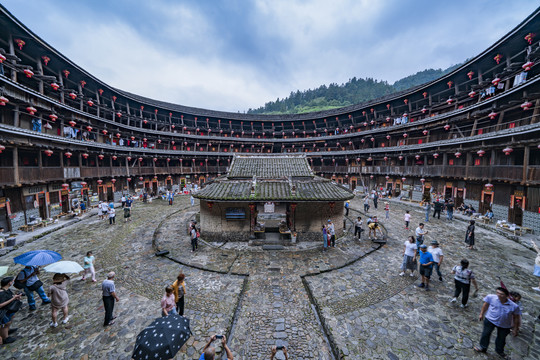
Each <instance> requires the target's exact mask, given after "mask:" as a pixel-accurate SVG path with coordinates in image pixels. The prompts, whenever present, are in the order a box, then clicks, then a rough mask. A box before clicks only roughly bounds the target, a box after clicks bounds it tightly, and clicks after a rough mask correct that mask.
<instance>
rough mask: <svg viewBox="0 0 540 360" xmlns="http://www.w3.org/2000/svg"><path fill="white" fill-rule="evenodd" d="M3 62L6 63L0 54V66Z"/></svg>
mask: <svg viewBox="0 0 540 360" xmlns="http://www.w3.org/2000/svg"><path fill="white" fill-rule="evenodd" d="M4 61H6V57H5V56H4V55H2V54H0V64H2V63H3V62H4Z"/></svg>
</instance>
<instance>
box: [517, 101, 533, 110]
mask: <svg viewBox="0 0 540 360" xmlns="http://www.w3.org/2000/svg"><path fill="white" fill-rule="evenodd" d="M532 105H533V104H532V102H530V101H525V102H524V103H523V104H521V105H520V106H521V108H522V109H523V110H529V109H530V108H531V107H532Z"/></svg>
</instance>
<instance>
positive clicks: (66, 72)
mask: <svg viewBox="0 0 540 360" xmlns="http://www.w3.org/2000/svg"><path fill="white" fill-rule="evenodd" d="M62 73H63V74H64V76H65V77H66V79H67V78H68V76H69V74H70V72H69V70H62Z"/></svg>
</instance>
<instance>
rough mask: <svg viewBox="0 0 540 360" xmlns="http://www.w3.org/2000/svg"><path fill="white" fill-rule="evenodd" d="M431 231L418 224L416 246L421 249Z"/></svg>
mask: <svg viewBox="0 0 540 360" xmlns="http://www.w3.org/2000/svg"><path fill="white" fill-rule="evenodd" d="M428 232H429V231H427V230H424V224H423V223H420V224H418V227H417V228H416V230H415V232H414V233H415V235H416V246H418V248H419V249H420V245H422V244H423V243H424V239H425V235H427V233H428Z"/></svg>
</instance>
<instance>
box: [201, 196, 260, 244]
mask: <svg viewBox="0 0 540 360" xmlns="http://www.w3.org/2000/svg"><path fill="white" fill-rule="evenodd" d="M229 207H234V208H243V209H244V210H245V212H246V218H245V219H244V220H227V219H226V218H225V211H226V209H227V208H229ZM250 217H251V214H250V209H249V204H247V203H225V202H214V203H213V206H212V209H209V208H208V203H207V201H205V200H201V221H200V226H201V237H202V238H203V239H205V240H207V241H219V242H221V241H249V236H250V235H251V234H250Z"/></svg>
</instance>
